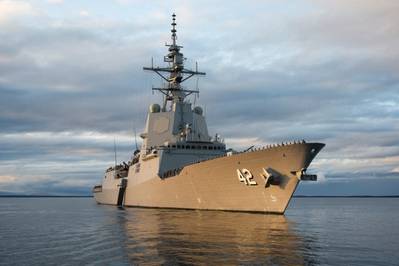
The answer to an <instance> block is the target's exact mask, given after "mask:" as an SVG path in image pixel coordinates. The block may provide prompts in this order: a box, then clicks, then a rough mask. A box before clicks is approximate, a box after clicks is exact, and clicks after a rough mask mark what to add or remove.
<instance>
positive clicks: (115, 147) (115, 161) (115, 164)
mask: <svg viewBox="0 0 399 266" xmlns="http://www.w3.org/2000/svg"><path fill="white" fill-rule="evenodd" d="M114 152H115V165H114V178H115V174H116V140H115V137H114Z"/></svg>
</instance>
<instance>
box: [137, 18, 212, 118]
mask: <svg viewBox="0 0 399 266" xmlns="http://www.w3.org/2000/svg"><path fill="white" fill-rule="evenodd" d="M171 25H172V29H171V32H172V36H171V39H172V44H166V46H167V47H169V48H168V51H169V53H168V54H167V55H166V56H164V62H166V63H168V64H169V66H167V67H154V64H153V63H152V64H151V67H143V69H144V70H151V71H154V72H155V73H157V74H158V75H159V76H160V77H161V78H162V79H163V80H165V81H166V84H165V86H164V87H161V88H152V90H156V91H160V92H161V93H163V94H164V96H165V97H164V103H163V108H162V110H163V111H165V110H166V106H167V104H168V102H169V101H170V102H171V103H179V102H184V99H185V98H186V97H187V96H189V95H190V94H192V93H199V91H198V90H187V89H184V88H183V87H182V86H181V83H183V82H184V81H186V80H188V79H189V78H191V77H192V76H194V75H205V72H199V71H198V64H197V63H196V67H195V71H194V70H190V69H186V68H185V67H184V60H185V58H184V56H183V53H181V52H180V49H181V48H183V46H179V45H177V43H176V40H177V35H176V32H177V30H176V25H177V24H176V15H175V14H174V13H173V15H172V23H171Z"/></svg>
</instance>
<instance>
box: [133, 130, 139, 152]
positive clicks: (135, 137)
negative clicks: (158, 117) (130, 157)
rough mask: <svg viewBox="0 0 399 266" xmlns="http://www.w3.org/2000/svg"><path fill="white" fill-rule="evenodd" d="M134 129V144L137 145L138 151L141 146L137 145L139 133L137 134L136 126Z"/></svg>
mask: <svg viewBox="0 0 399 266" xmlns="http://www.w3.org/2000/svg"><path fill="white" fill-rule="evenodd" d="M133 130H134V144H135V145H136V151H137V150H138V149H139V148H138V146H137V134H136V128H135V127H134V128H133Z"/></svg>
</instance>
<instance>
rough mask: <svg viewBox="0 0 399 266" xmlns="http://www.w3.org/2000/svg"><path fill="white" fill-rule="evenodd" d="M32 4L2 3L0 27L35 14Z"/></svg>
mask: <svg viewBox="0 0 399 266" xmlns="http://www.w3.org/2000/svg"><path fill="white" fill-rule="evenodd" d="M35 13H36V12H35V10H34V8H33V7H32V5H31V4H29V3H27V2H22V1H9V0H2V1H0V25H1V24H4V23H7V22H10V21H12V20H17V19H19V18H22V17H24V16H29V15H33V14H35Z"/></svg>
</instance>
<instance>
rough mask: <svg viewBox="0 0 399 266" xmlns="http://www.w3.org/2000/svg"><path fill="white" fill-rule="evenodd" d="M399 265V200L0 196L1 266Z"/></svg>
mask: <svg viewBox="0 0 399 266" xmlns="http://www.w3.org/2000/svg"><path fill="white" fill-rule="evenodd" d="M146 264H148V265H160V264H163V265H176V264H180V265H190V264H193V265H198V264H200V265H237V264H239V265H362V266H363V265H384V266H385V265H399V198H294V199H292V201H291V203H290V206H289V208H288V209H287V212H286V214H285V215H264V214H251V213H238V212H222V211H189V210H163V209H146V208H126V209H118V208H116V207H112V206H103V205H97V204H96V203H95V202H94V199H92V198H0V265H146Z"/></svg>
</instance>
